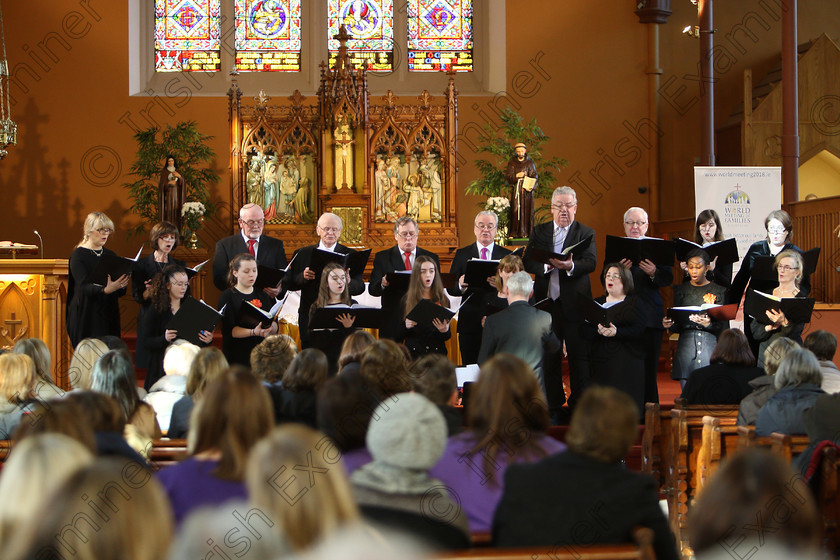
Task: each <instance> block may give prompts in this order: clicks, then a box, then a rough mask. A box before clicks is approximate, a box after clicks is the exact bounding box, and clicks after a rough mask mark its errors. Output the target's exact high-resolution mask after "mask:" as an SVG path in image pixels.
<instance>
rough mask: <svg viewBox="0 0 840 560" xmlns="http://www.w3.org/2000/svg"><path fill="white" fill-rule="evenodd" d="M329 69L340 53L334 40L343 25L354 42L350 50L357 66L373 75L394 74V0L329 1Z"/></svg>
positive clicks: (348, 48) (351, 43)
mask: <svg viewBox="0 0 840 560" xmlns="http://www.w3.org/2000/svg"><path fill="white" fill-rule="evenodd" d="M327 6H328V12H327V13H328V17H329V43H328V46H329V49H330V66H332V64H333V61H334V60H335V57H336V55H337V54H338V40H337V39H333V37H334V36H335V35H337V34H338V30H339V28H340V27H341V26H342V25H344V26H345V28H346V29H347V33H349V35H350V37H351V39H350V40H349V41H348V42H347V50H348V53H349V54H350V57H351V59H352V61H353V62H354V63H355V65H356V66H357V67H359V66H364V67H366V68H367V69H368V70H369V71H372V72H377V71H378V72H385V71H391V70H392V67H393V64H394V2H393V0H329V1H328V4H327Z"/></svg>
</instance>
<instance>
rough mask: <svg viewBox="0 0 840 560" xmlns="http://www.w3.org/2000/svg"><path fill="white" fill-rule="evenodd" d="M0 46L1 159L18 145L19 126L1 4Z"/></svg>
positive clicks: (0, 5)
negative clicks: (14, 117)
mask: <svg viewBox="0 0 840 560" xmlns="http://www.w3.org/2000/svg"><path fill="white" fill-rule="evenodd" d="M0 45H2V46H3V52H2V56H3V58H0V159H3V158H5V157H6V156H7V155H9V152H8V151H6V148H8V147H9V146H14V145H15V144H17V125H16V124H15V121H13V120H12V110H11V105H10V104H9V61H8V60H7V59H6V32H5V30H4V26H3V8H2V4H0Z"/></svg>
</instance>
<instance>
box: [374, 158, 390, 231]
mask: <svg viewBox="0 0 840 560" xmlns="http://www.w3.org/2000/svg"><path fill="white" fill-rule="evenodd" d="M386 166H387V163H386V161H385V159H378V160H376V172H374V174H373V178H374V184H375V185H376V198H375V200H376V207H375V211H374V215H375V216H376V218H377V219H379V218H382V217H383V216H385V208H386V204H385V193H387V192H388V187H389V185H390V182H389V180H388V172H387V171H386V170H385V167H386Z"/></svg>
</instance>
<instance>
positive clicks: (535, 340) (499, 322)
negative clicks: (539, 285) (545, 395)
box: [478, 272, 553, 383]
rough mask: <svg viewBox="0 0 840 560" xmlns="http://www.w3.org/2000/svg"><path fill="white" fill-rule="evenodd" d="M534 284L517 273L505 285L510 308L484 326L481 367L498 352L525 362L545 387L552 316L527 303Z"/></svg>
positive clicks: (524, 275) (479, 358) (496, 314)
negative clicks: (544, 364) (544, 369)
mask: <svg viewBox="0 0 840 560" xmlns="http://www.w3.org/2000/svg"><path fill="white" fill-rule="evenodd" d="M533 289H534V282H533V280H531V276H530V275H529V274H528V273H527V272H516V273H514V274H512V275H511V277H510V278H508V280H507V282H506V283H505V293H506V295H507V300H508V307H507V309H503V310H502V311H499V312H498V313H494V314H493V315H489V316H488V317H487V319H486V321H485V322H484V334H483V335H482V337H481V350H480V351H479V352H478V365H482V364H483V363H484V362H486V361H487V360H489V359H490V358H492V357H493V356H494V355H495V354H498V353H499V352H507V353H508V354H513V355H514V356H518V357H519V358H522V360H523V361H525V362H526V363H527V364H528V365H529V366H531V369H532V370H534V373H535V374H536V376H537V379H539V380H540V383H542V361H543V349H544V348H545V347H546V345H548V344H550V341H551V339H552V338H553V337H552V331H551V315H550V314H548V313H546V312H545V311H540V310H539V309H536V308H534V307H531V305H530V304H529V303H528V298H530V297H531V292H532V291H533Z"/></svg>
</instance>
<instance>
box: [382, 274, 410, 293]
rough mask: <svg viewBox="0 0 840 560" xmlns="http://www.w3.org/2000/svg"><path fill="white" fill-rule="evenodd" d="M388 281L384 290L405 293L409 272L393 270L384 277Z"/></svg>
mask: <svg viewBox="0 0 840 560" xmlns="http://www.w3.org/2000/svg"><path fill="white" fill-rule="evenodd" d="M385 279H386V280H388V286H387V287H386V288H385V289H386V290H388V291H395V292H407V291H408V282H409V280H411V271H410V270H395V271H394V272H389V273H388V274H386V275H385Z"/></svg>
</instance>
